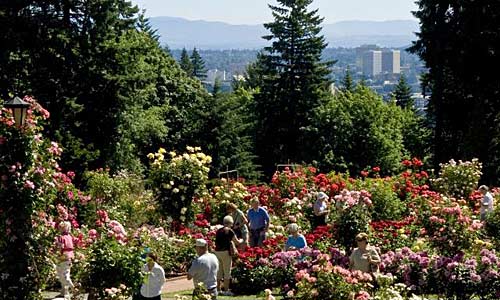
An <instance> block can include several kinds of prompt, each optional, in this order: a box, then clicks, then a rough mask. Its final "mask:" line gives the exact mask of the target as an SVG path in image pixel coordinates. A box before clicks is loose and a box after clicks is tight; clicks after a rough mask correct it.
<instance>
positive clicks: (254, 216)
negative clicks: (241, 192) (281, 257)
mask: <svg viewBox="0 0 500 300" xmlns="http://www.w3.org/2000/svg"><path fill="white" fill-rule="evenodd" d="M247 215H248V222H249V228H250V247H255V246H259V247H262V242H263V241H264V240H265V239H266V231H267V230H268V229H269V214H268V213H267V211H266V210H265V209H264V208H263V207H262V206H260V203H259V199H258V198H254V199H252V208H250V209H249V210H248V213H247Z"/></svg>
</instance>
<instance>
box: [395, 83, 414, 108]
mask: <svg viewBox="0 0 500 300" xmlns="http://www.w3.org/2000/svg"><path fill="white" fill-rule="evenodd" d="M392 97H394V99H396V104H397V105H398V106H400V107H402V108H410V109H412V108H413V99H412V98H411V87H410V86H409V85H408V83H407V82H406V77H405V76H404V75H401V76H400V77H399V81H398V84H397V85H396V87H395V88H394V91H392Z"/></svg>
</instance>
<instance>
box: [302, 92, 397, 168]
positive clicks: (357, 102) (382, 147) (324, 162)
mask: <svg viewBox="0 0 500 300" xmlns="http://www.w3.org/2000/svg"><path fill="white" fill-rule="evenodd" d="M402 122H403V112H402V110H401V109H400V108H399V107H397V106H395V105H393V104H387V103H384V102H383V100H382V99H381V98H380V97H379V96H377V95H376V94H375V93H374V92H372V91H371V90H370V89H368V88H366V87H362V86H358V87H357V88H356V90H355V92H354V93H340V94H337V95H335V96H334V97H330V99H329V100H328V101H327V102H325V103H324V104H323V105H321V106H320V107H318V108H317V109H316V110H315V116H314V118H313V124H312V125H311V127H310V128H309V131H310V134H311V135H314V136H316V137H317V141H316V142H315V143H314V151H315V152H317V153H318V154H317V159H318V162H319V166H320V167H321V168H324V169H326V170H331V169H334V170H342V171H346V170H348V171H349V172H350V173H351V174H359V172H360V171H362V170H364V168H365V167H366V166H379V167H380V168H381V169H382V170H383V171H385V172H388V173H391V172H395V171H396V170H398V168H399V162H400V161H401V160H402V158H403V153H404V148H403V143H402V142H403V133H402V127H403V123H402Z"/></svg>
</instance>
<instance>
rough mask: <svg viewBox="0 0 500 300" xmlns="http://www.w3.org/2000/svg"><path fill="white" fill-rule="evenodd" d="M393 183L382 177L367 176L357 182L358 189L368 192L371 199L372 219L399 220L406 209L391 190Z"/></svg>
mask: <svg viewBox="0 0 500 300" xmlns="http://www.w3.org/2000/svg"><path fill="white" fill-rule="evenodd" d="M393 185H394V183H393V182H392V181H387V180H384V179H380V178H376V179H372V178H367V179H365V180H364V181H360V182H359V186H358V188H359V189H364V190H367V191H368V192H370V194H371V200H372V205H373V208H372V220H373V221H380V220H400V219H401V217H402V216H403V215H404V213H405V212H406V210H407V206H406V204H405V203H404V202H403V201H401V200H400V199H399V197H398V195H397V194H396V193H395V192H394V190H393Z"/></svg>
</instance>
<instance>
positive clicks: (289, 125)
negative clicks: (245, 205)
mask: <svg viewBox="0 0 500 300" xmlns="http://www.w3.org/2000/svg"><path fill="white" fill-rule="evenodd" d="M311 2H312V0H298V1H284V0H281V1H278V6H274V5H269V7H270V8H271V10H272V13H273V16H274V21H273V22H271V23H267V24H265V25H264V27H265V28H266V29H268V30H269V31H270V34H269V35H267V36H264V39H266V40H268V41H270V42H272V45H271V46H269V47H266V48H264V51H263V52H262V53H261V54H260V55H259V62H258V63H257V64H256V65H254V70H255V71H254V72H256V73H258V74H256V75H258V76H252V77H253V78H252V81H255V79H256V80H257V82H258V83H259V87H260V90H259V92H258V93H257V94H256V95H255V102H256V113H257V114H256V115H257V149H258V150H259V152H258V156H259V158H260V161H261V163H262V165H263V167H264V170H265V172H266V173H270V172H271V171H273V170H274V164H276V163H282V162H287V161H289V160H290V161H292V162H301V161H310V160H312V158H311V152H310V151H309V145H310V144H311V143H312V141H310V140H309V136H308V135H307V134H305V132H304V131H303V128H305V127H306V126H308V125H309V118H310V117H311V114H312V110H313V109H314V108H315V107H317V106H318V105H320V103H321V101H322V99H323V98H324V97H325V94H326V93H327V90H328V87H329V80H328V78H327V77H328V74H329V73H330V71H329V69H328V67H329V66H330V65H332V62H322V61H321V53H322V51H323V49H324V48H325V47H326V43H325V40H324V37H323V36H321V35H320V31H321V27H320V24H321V22H322V21H323V19H321V18H320V17H319V16H318V15H317V12H318V11H317V10H312V11H309V10H308V6H309V5H310V4H311ZM259 78H261V79H260V80H259ZM259 81H260V82H259Z"/></svg>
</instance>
